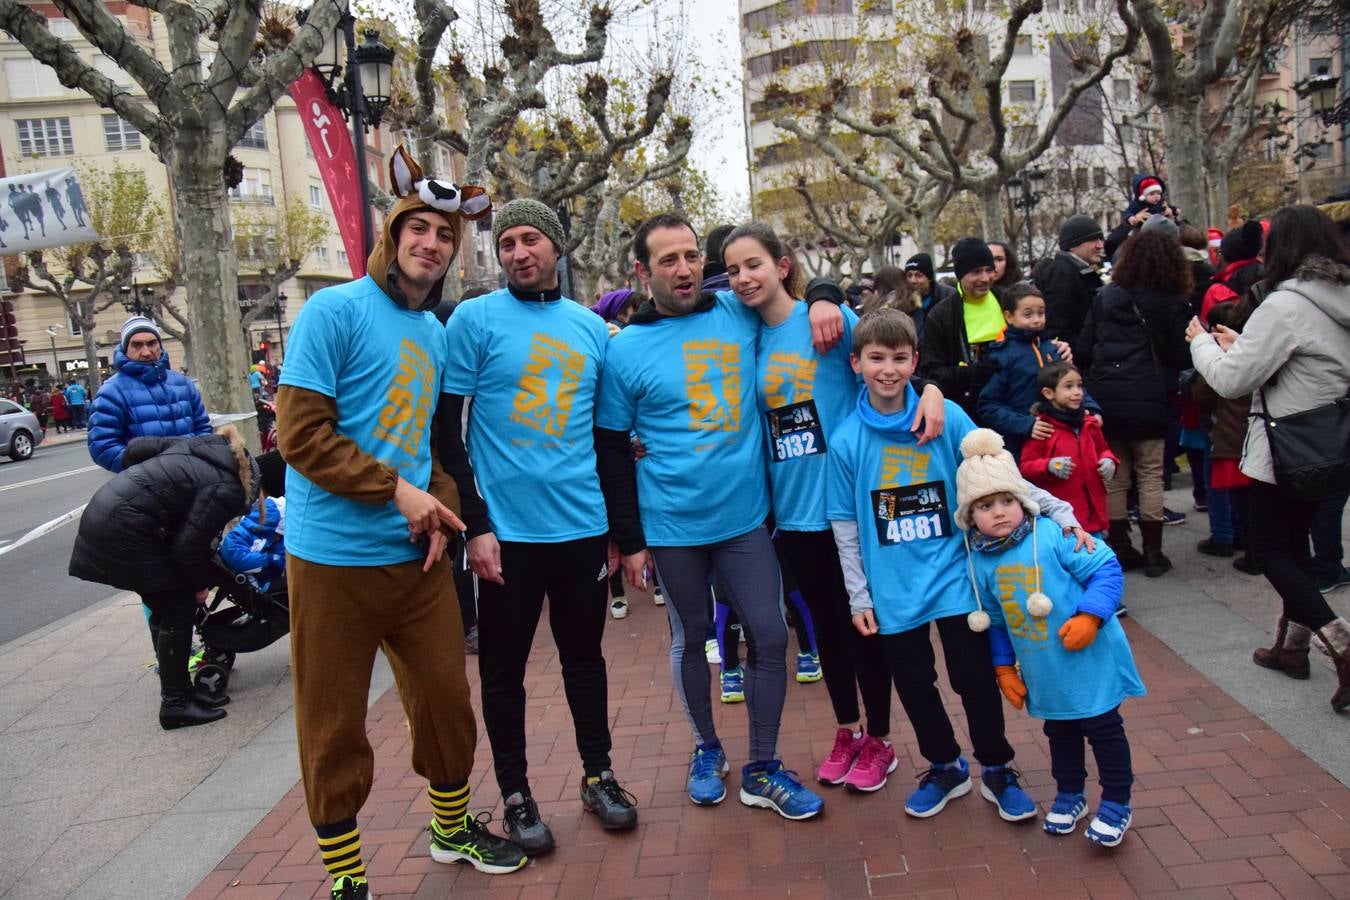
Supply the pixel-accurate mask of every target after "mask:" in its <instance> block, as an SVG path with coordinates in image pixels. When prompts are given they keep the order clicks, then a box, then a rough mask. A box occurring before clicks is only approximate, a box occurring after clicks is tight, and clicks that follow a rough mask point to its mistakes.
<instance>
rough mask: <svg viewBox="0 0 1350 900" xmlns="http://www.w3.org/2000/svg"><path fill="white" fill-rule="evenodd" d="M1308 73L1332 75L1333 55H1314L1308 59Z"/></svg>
mask: <svg viewBox="0 0 1350 900" xmlns="http://www.w3.org/2000/svg"><path fill="white" fill-rule="evenodd" d="M1308 74H1309V75H1330V74H1331V57H1329V56H1314V57H1313V58H1312V59H1310V60H1308Z"/></svg>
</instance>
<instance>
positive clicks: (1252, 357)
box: [1191, 256, 1350, 484]
mask: <svg viewBox="0 0 1350 900" xmlns="http://www.w3.org/2000/svg"><path fill="white" fill-rule="evenodd" d="M1191 358H1192V359H1193V360H1194V362H1195V371H1196V372H1197V373H1198V374H1199V375H1200V376H1201V377H1202V378H1204V379H1205V381H1207V382H1209V384H1210V385H1211V386H1212V387H1213V388H1214V390H1215V391H1216V392H1217V393H1218V394H1219V396H1221V397H1228V398H1229V399H1237V398H1240V397H1244V396H1251V395H1253V394H1255V392H1256V391H1257V389H1258V388H1264V392H1265V401H1264V403H1263V402H1262V399H1261V395H1260V394H1255V396H1252V411H1253V412H1260V411H1261V410H1262V409H1263V408H1264V409H1265V410H1267V411H1268V412H1269V413H1270V415H1271V416H1274V417H1279V416H1288V415H1292V414H1293V413H1297V412H1303V411H1305V410H1309V409H1315V408H1317V407H1319V406H1325V405H1327V404H1329V403H1333V402H1335V401H1336V400H1339V399H1340V398H1342V397H1344V396H1346V393H1347V392H1350V267H1346V266H1342V265H1340V264H1338V263H1335V262H1332V261H1331V260H1328V259H1325V258H1323V257H1320V256H1309V257H1308V258H1307V259H1305V260H1304V261H1303V264H1302V265H1301V266H1300V267H1299V269H1298V271H1297V272H1296V273H1295V275H1294V277H1293V278H1290V279H1287V280H1285V281H1282V282H1280V284H1279V285H1278V286H1277V287H1276V288H1275V290H1274V291H1272V292H1271V294H1270V295H1269V296H1268V297H1266V299H1265V300H1264V301H1262V303H1261V305H1260V306H1258V307H1256V309H1255V311H1254V312H1253V313H1252V315H1251V318H1250V319H1248V320H1247V324H1246V325H1244V326H1243V329H1242V334H1241V335H1239V336H1238V339H1237V342H1236V343H1234V344H1233V346H1231V347H1229V348H1228V351H1227V352H1226V353H1225V352H1224V351H1223V350H1220V349H1219V345H1218V343H1217V342H1216V341H1215V340H1214V336H1213V335H1210V334H1200V335H1197V336H1196V338H1195V340H1193V341H1192V342H1191ZM1240 468H1241V469H1242V472H1243V474H1245V475H1247V476H1248V477H1249V478H1254V479H1256V480H1257V481H1264V482H1266V483H1267V484H1274V483H1275V466H1274V463H1273V462H1272V461H1271V457H1270V444H1269V443H1268V442H1267V440H1266V433H1265V426H1264V423H1263V422H1262V421H1261V419H1260V418H1253V419H1251V420H1250V421H1249V423H1248V425H1247V436H1246V440H1245V442H1244V443H1243V448H1242V463H1241V466H1240Z"/></svg>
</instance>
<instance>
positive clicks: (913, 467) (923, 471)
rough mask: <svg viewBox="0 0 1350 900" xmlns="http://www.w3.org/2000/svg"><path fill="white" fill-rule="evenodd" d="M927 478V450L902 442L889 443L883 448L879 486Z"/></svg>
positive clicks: (913, 481) (891, 485)
mask: <svg viewBox="0 0 1350 900" xmlns="http://www.w3.org/2000/svg"><path fill="white" fill-rule="evenodd" d="M927 480H928V451H927V450H916V449H915V448H913V447H905V446H902V445H900V444H887V445H886V446H884V447H882V448H881V475H880V477H879V478H878V479H877V486H878V487H880V488H893V487H899V486H900V485H902V484H917V483H919V482H923V481H927Z"/></svg>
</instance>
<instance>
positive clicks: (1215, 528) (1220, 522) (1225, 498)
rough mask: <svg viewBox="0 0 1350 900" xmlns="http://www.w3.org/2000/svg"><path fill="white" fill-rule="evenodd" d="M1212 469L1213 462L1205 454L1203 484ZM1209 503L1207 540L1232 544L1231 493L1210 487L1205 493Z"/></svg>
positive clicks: (1208, 479) (1207, 479) (1206, 482)
mask: <svg viewBox="0 0 1350 900" xmlns="http://www.w3.org/2000/svg"><path fill="white" fill-rule="evenodd" d="M1213 469H1214V460H1213V457H1211V456H1210V455H1209V454H1208V453H1206V454H1205V467H1204V472H1205V478H1204V481H1205V484H1206V485H1208V484H1209V481H1210V478H1209V476H1210V472H1211V471H1213ZM1207 498H1208V502H1209V539H1210V540H1211V541H1215V542H1216V543H1220V544H1231V543H1233V533H1234V529H1233V492H1232V491H1230V490H1228V489H1226V488H1214V487H1211V488H1209V490H1208V491H1207Z"/></svg>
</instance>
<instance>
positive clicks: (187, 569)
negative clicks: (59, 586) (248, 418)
mask: <svg viewBox="0 0 1350 900" xmlns="http://www.w3.org/2000/svg"><path fill="white" fill-rule="evenodd" d="M126 461H127V463H128V465H127V468H126V469H125V470H124V471H122V472H121V473H119V474H118V475H117V476H116V477H114V478H112V479H111V480H109V481H106V482H104V484H103V486H102V487H100V488H99V489H98V490H97V491H96V492H95V493H94V497H93V499H92V500H90V501H89V505H88V506H87V507H85V510H84V515H82V516H81V517H80V527H79V532H78V533H77V534H76V537H75V549H74V551H73V552H72V553H71V556H70V574H71V575H73V576H75V577H76V578H83V579H84V580H85V581H95V582H98V583H100V584H107V585H111V586H112V587H115V588H122V589H123V590H128V591H136V592H137V593H139V594H147V593H160V592H166V591H197V590H201V589H202V588H206V587H210V586H212V585H215V584H217V583H219V581H220V577H221V576H220V572H219V570H218V569H217V568H216V566H215V565H213V564H212V556H213V552H214V551H213V548H212V543H213V542H214V541H215V539H216V538H217V537H218V536H219V535H220V532H221V531H222V530H223V529H224V528H225V526H226V525H228V524H229V523H230V520H231V519H233V518H235V517H236V516H240V515H243V513H244V512H245V511H246V510H247V508H248V506H249V504H250V503H251V502H253V500H254V499H255V497H256V496H257V493H256V492H257V486H256V485H257V480H256V478H255V477H254V474H253V465H252V460H251V459H249V457H248V454H247V453H246V452H245V451H244V442H243V440H242V439H241V438H240V437H239V434H238V432H236V431H235V430H234V429H233V428H226V429H225V430H224V431H223V432H222V433H221V434H209V435H203V436H201V437H194V438H165V437H143V438H137V439H136V440H134V441H133V442H132V443H131V445H130V446H129V447H128V448H127V453H126Z"/></svg>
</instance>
